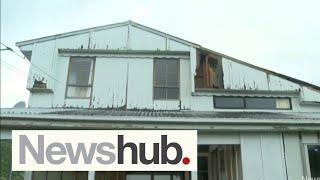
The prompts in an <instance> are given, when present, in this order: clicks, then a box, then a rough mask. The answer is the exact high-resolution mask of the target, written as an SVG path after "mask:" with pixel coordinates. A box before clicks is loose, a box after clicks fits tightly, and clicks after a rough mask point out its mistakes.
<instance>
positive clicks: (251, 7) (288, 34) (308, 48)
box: [1, 0, 320, 107]
mask: <svg viewBox="0 0 320 180" xmlns="http://www.w3.org/2000/svg"><path fill="white" fill-rule="evenodd" d="M319 7H320V1H319V0H258V1H257V0H241V1H239V0H190V1H188V0H181V1H180V0H179V1H174V0H158V1H156V0H139V1H134V0H128V1H121V0H116V1H110V0H108V1H105V0H55V1H43V0H32V1H31V0H1V42H3V43H5V44H7V45H9V46H10V47H15V43H16V42H18V41H23V40H28V39H33V38H39V37H42V36H48V35H53V34H58V33H64V32H68V31H73V30H79V29H84V28H89V27H93V26H100V25H106V24H111V23H117V22H122V21H127V20H129V19H131V20H133V21H136V22H138V23H141V24H143V25H146V26H149V27H152V28H155V29H158V30H161V31H164V32H166V33H169V34H172V35H174V36H178V37H181V38H183V39H186V40H189V41H191V42H195V43H197V44H200V45H202V46H204V47H207V48H209V49H212V50H215V51H218V52H221V53H224V54H227V55H229V56H232V57H235V58H238V59H241V60H244V61H247V62H249V63H252V64H255V65H258V66H261V67H264V68H267V69H270V70H274V71H277V72H280V73H283V74H286V75H289V76H292V77H295V78H298V79H301V80H304V81H307V82H310V83H313V84H316V85H318V86H320V10H319ZM1 48H3V46H1ZM15 50H17V51H18V49H17V48H16V47H15ZM8 64H9V65H8ZM28 70H29V63H28V62H27V61H26V60H23V59H21V58H19V57H18V56H16V55H15V54H13V53H11V52H9V51H1V107H12V106H13V105H14V104H15V103H16V102H18V101H20V100H24V101H27V100H28V96H29V93H28V91H27V90H26V89H25V87H26V80H27V74H28Z"/></svg>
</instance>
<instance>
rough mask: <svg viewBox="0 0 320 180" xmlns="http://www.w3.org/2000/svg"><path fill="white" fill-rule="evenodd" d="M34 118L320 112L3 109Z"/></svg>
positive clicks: (314, 116) (287, 116) (259, 115)
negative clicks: (35, 116) (54, 116)
mask: <svg viewBox="0 0 320 180" xmlns="http://www.w3.org/2000/svg"><path fill="white" fill-rule="evenodd" d="M17 115H19V116H24V115H26V116H30V115H31V116H32V115H37V116H38V117H43V118H45V117H46V116H50V115H56V117H59V115H61V116H73V117H78V118H79V117H86V118H88V117H103V116H108V117H110V116H115V117H119V116H122V117H157V118H161V117H163V118H206V119H208V118H209V119H210V118H212V119H217V118H218V119H228V118H230V119H256V120H259V119H316V120H319V121H320V112H304V113H302V112H299V113H296V112H252V111H219V112H217V111H162V110H161V111H160V110H122V109H63V108H56V109H54V108H48V109H46V108H26V109H1V117H16V116H17Z"/></svg>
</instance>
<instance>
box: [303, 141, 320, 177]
mask: <svg viewBox="0 0 320 180" xmlns="http://www.w3.org/2000/svg"><path fill="white" fill-rule="evenodd" d="M312 145H320V143H304V144H303V150H304V152H303V157H304V158H303V159H304V163H305V166H304V168H305V170H306V174H305V175H306V176H308V177H311V169H310V161H309V151H308V146H312Z"/></svg>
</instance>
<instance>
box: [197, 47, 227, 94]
mask: <svg viewBox="0 0 320 180" xmlns="http://www.w3.org/2000/svg"><path fill="white" fill-rule="evenodd" d="M195 87H196V89H201V88H209V89H223V73H222V63H221V57H219V56H217V55H214V54H210V53H207V52H204V51H198V57H197V69H196V76H195Z"/></svg>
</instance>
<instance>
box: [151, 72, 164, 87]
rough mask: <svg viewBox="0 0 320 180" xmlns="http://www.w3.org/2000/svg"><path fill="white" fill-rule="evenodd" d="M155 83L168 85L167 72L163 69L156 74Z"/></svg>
mask: <svg viewBox="0 0 320 180" xmlns="http://www.w3.org/2000/svg"><path fill="white" fill-rule="evenodd" d="M154 78H155V79H154V84H155V85H157V86H166V84H167V80H166V79H167V76H166V74H165V71H161V72H158V73H155V74H154Z"/></svg>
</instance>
